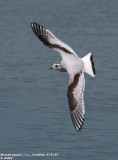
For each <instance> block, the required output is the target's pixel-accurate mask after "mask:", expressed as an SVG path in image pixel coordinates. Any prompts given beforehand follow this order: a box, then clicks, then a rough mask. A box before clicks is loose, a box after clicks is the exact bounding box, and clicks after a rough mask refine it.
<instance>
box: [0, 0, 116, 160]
mask: <svg viewBox="0 0 118 160" xmlns="http://www.w3.org/2000/svg"><path fill="white" fill-rule="evenodd" d="M117 8H118V1H117V0H112V1H110V0H73V1H71V0H68V1H63V0H51V1H49V0H40V1H39V0H34V1H32V0H28V1H27V0H20V1H19V0H9V1H5V0H1V1H0V154H1V153H6V154H8V153H13V154H16V153H17V154H20V153H22V154H23V153H24V154H28V153H29V154H32V153H41V154H47V153H58V156H52V157H51V156H50V157H47V156H46V157H45V158H44V157H43V156H35V157H32V156H31V157H30V156H26V155H25V156H24V157H23V156H21V157H13V159H16V160H17V159H52V160H53V159H54V160H56V159H57V160H72V159H74V160H117V159H118V63H117V60H118V49H117V48H118V9H117ZM32 21H36V22H38V23H40V24H41V25H43V26H45V27H46V28H49V29H50V30H51V31H52V32H53V33H54V34H55V35H56V36H57V37H58V38H60V39H61V40H63V41H64V42H66V43H67V44H69V45H70V46H71V47H72V48H73V49H74V50H75V52H76V53H77V54H78V55H79V56H80V57H83V56H85V55H86V54H87V53H88V52H92V53H93V55H94V61H95V66H96V72H97V75H96V78H91V77H90V76H89V75H87V74H86V75H85V78H86V90H85V106H86V117H85V123H84V128H83V130H82V131H81V132H79V133H78V132H76V130H75V129H74V127H73V124H72V122H71V118H70V114H69V107H68V102H67V97H66V92H67V85H68V77H67V74H66V73H59V72H56V71H50V70H49V68H50V67H51V65H52V64H53V63H54V62H57V61H60V57H59V55H58V54H56V53H55V52H54V51H52V50H51V49H49V48H47V47H45V46H44V45H43V44H42V43H41V42H40V41H39V40H38V39H37V38H36V37H35V35H34V34H33V32H32V30H31V28H30V23H31V22H32Z"/></svg>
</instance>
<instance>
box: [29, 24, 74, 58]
mask: <svg viewBox="0 0 118 160" xmlns="http://www.w3.org/2000/svg"><path fill="white" fill-rule="evenodd" d="M31 28H32V30H33V32H34V34H35V35H36V36H37V37H38V38H39V39H40V40H41V41H42V42H43V43H44V44H45V45H46V46H48V47H49V48H52V49H54V50H55V51H57V52H58V53H59V54H60V55H61V56H62V57H63V54H64V53H66V54H74V55H76V53H75V52H74V51H73V49H72V48H70V47H69V46H68V45H67V44H65V43H64V42H62V41H60V40H59V39H58V38H56V37H55V36H54V34H53V33H52V32H51V31H49V30H48V29H46V28H44V27H43V26H40V25H39V24H37V23H34V22H33V23H31ZM76 56H77V55H76Z"/></svg>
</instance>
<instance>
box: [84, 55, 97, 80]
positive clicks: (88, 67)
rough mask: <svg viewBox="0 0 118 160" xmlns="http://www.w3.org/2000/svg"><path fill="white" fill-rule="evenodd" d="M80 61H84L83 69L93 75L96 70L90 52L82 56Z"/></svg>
mask: <svg viewBox="0 0 118 160" xmlns="http://www.w3.org/2000/svg"><path fill="white" fill-rule="evenodd" d="M82 61H83V62H84V71H85V72H86V73H88V74H89V75H91V76H92V77H95V74H96V72H95V65H94V62H93V55H92V53H88V54H87V55H86V56H85V57H83V58H82Z"/></svg>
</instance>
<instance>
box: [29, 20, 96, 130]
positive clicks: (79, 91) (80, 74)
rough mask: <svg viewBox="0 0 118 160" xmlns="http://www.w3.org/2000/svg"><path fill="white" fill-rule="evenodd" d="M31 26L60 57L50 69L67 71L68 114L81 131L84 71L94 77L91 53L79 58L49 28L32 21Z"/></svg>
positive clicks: (83, 108) (83, 107)
mask: <svg viewBox="0 0 118 160" xmlns="http://www.w3.org/2000/svg"><path fill="white" fill-rule="evenodd" d="M31 28H32V30H33V32H34V34H35V35H36V36H37V37H38V38H39V39H40V41H42V42H43V43H44V44H45V45H46V46H48V47H49V48H52V49H53V50H54V51H56V52H58V53H59V55H60V56H61V58H62V60H61V61H60V62H56V63H54V64H53V65H52V67H51V69H55V70H57V71H61V72H67V73H68V76H69V84H68V91H67V97H68V103H69V109H70V115H71V119H72V122H73V124H74V127H75V128H76V130H77V131H81V129H82V127H83V123H84V117H85V106H84V97H83V96H84V88H85V79H84V72H86V73H88V74H89V75H91V76H92V77H95V66H94V62H93V56H92V53H88V54H87V55H86V56H85V57H83V58H80V57H79V56H78V55H77V54H76V53H75V52H74V50H73V49H72V48H71V47H69V46H68V45H67V44H65V43H64V42H62V41H61V40H59V39H58V38H57V37H56V36H55V35H54V34H53V33H52V32H51V31H50V30H48V29H46V28H44V27H43V26H41V25H39V24H37V23H34V22H33V23H31Z"/></svg>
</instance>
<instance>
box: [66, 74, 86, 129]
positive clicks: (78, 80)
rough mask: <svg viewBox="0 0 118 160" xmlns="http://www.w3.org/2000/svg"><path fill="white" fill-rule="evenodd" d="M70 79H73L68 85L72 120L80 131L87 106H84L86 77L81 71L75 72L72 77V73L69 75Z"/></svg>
mask: <svg viewBox="0 0 118 160" xmlns="http://www.w3.org/2000/svg"><path fill="white" fill-rule="evenodd" d="M69 78H70V79H73V81H72V82H71V83H70V84H69V86H68V92H67V96H68V102H69V108H70V114H71V118H72V122H73V124H74V126H75V128H76V130H77V131H80V130H81V128H82V126H83V122H84V116H85V107H84V99H83V95H84V88H85V79H84V73H83V72H80V73H78V74H75V75H74V76H73V78H72V75H69Z"/></svg>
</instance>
